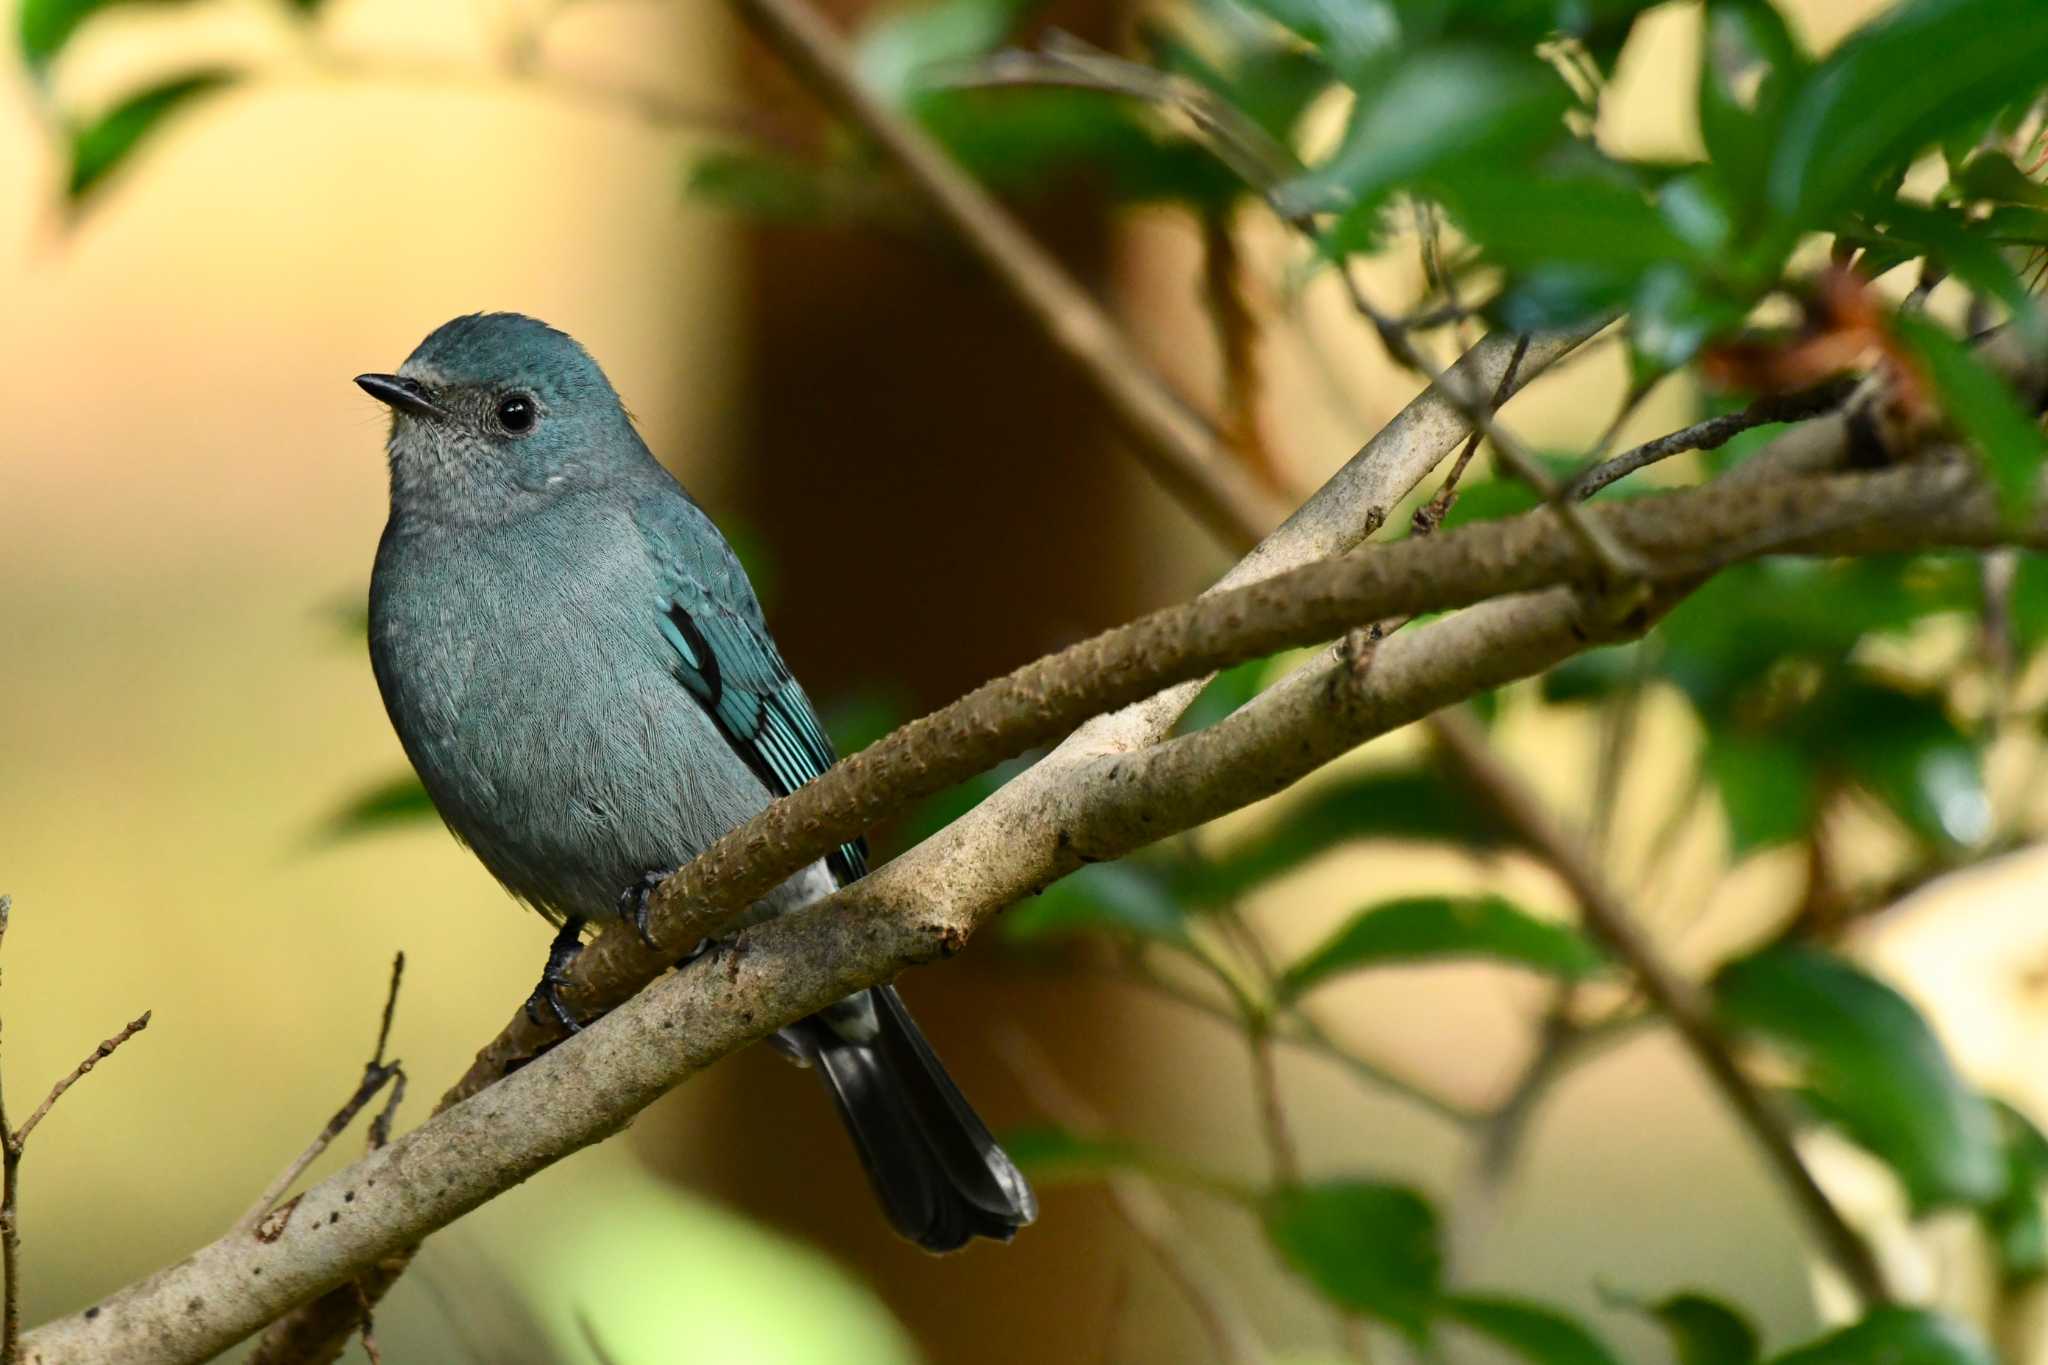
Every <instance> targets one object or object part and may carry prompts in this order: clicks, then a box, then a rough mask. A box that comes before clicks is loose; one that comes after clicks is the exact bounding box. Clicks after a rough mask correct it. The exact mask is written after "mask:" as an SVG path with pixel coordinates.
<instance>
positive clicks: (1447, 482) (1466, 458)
mask: <svg viewBox="0 0 2048 1365" xmlns="http://www.w3.org/2000/svg"><path fill="white" fill-rule="evenodd" d="M1528 354H1529V334H1528V333H1526V332H1524V333H1522V334H1521V335H1520V336H1518V337H1516V338H1515V349H1514V353H1513V354H1512V355H1510V356H1509V357H1508V363H1507V368H1506V369H1504V370H1502V371H1501V372H1500V383H1498V384H1496V385H1494V387H1493V399H1492V401H1491V402H1490V403H1489V404H1488V411H1490V412H1496V413H1497V412H1499V411H1500V405H1501V404H1502V403H1505V402H1506V401H1507V399H1508V395H1509V394H1510V393H1513V392H1514V389H1515V376H1516V374H1517V373H1518V372H1519V371H1520V370H1521V368H1522V357H1524V356H1526V355H1528ZM1484 436H1485V433H1484V432H1482V431H1481V430H1480V429H1479V428H1478V427H1476V426H1475V427H1474V428H1472V434H1471V435H1470V436H1467V437H1466V438H1465V446H1464V449H1462V450H1460V451H1459V452H1458V459H1457V462H1456V463H1455V464H1453V465H1452V466H1451V472H1450V473H1448V474H1446V475H1445V476H1444V481H1443V485H1442V486H1441V487H1440V488H1438V489H1437V490H1436V494H1435V496H1433V497H1432V498H1430V500H1429V501H1428V502H1426V503H1424V504H1423V505H1422V506H1420V507H1418V508H1416V509H1415V515H1414V517H1413V518H1411V519H1410V521H1409V529H1410V530H1412V531H1413V532H1414V533H1415V534H1416V535H1419V536H1426V535H1429V534H1430V533H1432V532H1433V531H1435V530H1436V528H1437V527H1439V526H1441V525H1443V524H1444V518H1445V517H1447V516H1449V515H1450V514H1451V508H1452V507H1454V506H1456V505H1457V501H1458V480H1459V479H1462V478H1463V477H1465V467H1466V466H1467V465H1469V464H1471V463H1472V457H1473V456H1474V455H1476V454H1478V453H1479V442H1480V441H1481V440H1482V439H1483V438H1484Z"/></svg>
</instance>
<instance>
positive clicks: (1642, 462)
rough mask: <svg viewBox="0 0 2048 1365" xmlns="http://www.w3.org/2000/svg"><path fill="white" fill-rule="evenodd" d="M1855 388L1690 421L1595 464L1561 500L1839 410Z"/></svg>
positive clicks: (1843, 385) (1832, 387) (1843, 383)
mask: <svg viewBox="0 0 2048 1365" xmlns="http://www.w3.org/2000/svg"><path fill="white" fill-rule="evenodd" d="M1855 388H1856V384H1855V381H1853V380H1846V379H1845V380H1837V381H1835V382H1834V383H1830V384H1823V385H1821V386H1820V387H1818V388H1813V389H1808V390H1806V391H1805V392H1803V393H1793V394H1783V395H1776V394H1774V395H1769V396H1767V397H1763V398H1759V399H1757V400H1756V401H1755V402H1754V403H1751V404H1750V405H1749V406H1748V407H1746V408H1743V409H1742V410H1741V411H1739V412H1726V413H1722V414H1721V415H1720V416H1719V417H1709V418H1707V419H1706V420H1705V421H1701V422H1695V423H1693V424H1692V425H1691V426H1689V427H1684V428H1681V429H1680V430H1678V431H1674V432H1671V433H1670V434H1668V435H1665V436H1659V437H1657V438H1656V439H1655V440H1651V441H1645V442H1643V443H1642V444H1641V445H1639V446H1637V447H1636V448H1635V449H1634V450H1629V451H1624V452H1623V453H1621V454H1619V455H1617V456H1615V457H1614V458H1613V459H1611V460H1607V461H1605V462H1603V463H1600V464H1596V465H1594V466H1593V467H1592V468H1590V469H1588V470H1586V471H1585V472H1584V473H1583V474H1580V475H1579V476H1578V477H1577V478H1575V479H1573V480H1572V481H1571V483H1570V485H1569V486H1567V487H1566V489H1565V496H1566V497H1569V498H1577V499H1581V500H1583V499H1586V498H1590V497H1592V496H1593V495H1594V494H1595V493H1598V492H1599V491H1600V490H1601V489H1603V488H1605V487H1607V485H1608V484H1611V483H1613V482H1614V481H1615V480H1617V479H1624V478H1627V477H1628V476H1629V475H1631V474H1633V473H1635V472H1636V471H1637V470H1639V469H1646V468H1648V467H1649V466H1650V465H1653V464H1656V463H1657V462H1658V461H1659V460H1668V459H1670V458H1671V457H1672V456H1673V455H1681V454H1684V453H1685V452H1686V451H1689V450H1718V449H1720V448H1721V447H1722V446H1724V445H1727V444H1728V442H1729V441H1731V440H1733V439H1734V438H1735V437H1737V436H1739V435H1741V434H1742V433H1743V432H1745V431H1748V430H1750V429H1751V428H1754V427H1761V426H1768V425H1770V424H1771V423H1773V422H1799V421H1804V420H1805V419H1806V418H1809V417H1817V416H1819V415H1820V414H1822V413H1824V412H1829V411H1831V410H1833V409H1835V408H1838V407H1840V406H1841V405H1842V403H1843V402H1844V400H1846V399H1847V398H1848V397H1849V395H1850V394H1851V393H1852V392H1854V391H1855Z"/></svg>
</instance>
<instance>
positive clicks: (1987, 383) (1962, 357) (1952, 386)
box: [1897, 24, 2048, 517]
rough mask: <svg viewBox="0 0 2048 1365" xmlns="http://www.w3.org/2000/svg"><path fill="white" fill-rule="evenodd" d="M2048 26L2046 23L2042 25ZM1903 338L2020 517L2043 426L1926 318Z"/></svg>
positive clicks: (2036, 483) (2037, 471)
mask: <svg viewBox="0 0 2048 1365" xmlns="http://www.w3.org/2000/svg"><path fill="white" fill-rule="evenodd" d="M2041 27H2042V28H2044V29H2048V24H2043V25H2042V26H2041ZM1897 327H1898V331H1899V336H1900V338H1901V339H1902V340H1904V341H1905V342H1906V344H1907V345H1908V346H1910V347H1912V349H1913V353H1914V355H1915V356H1917V357H1918V358H1919V360H1920V363H1921V365H1922V366H1923V367H1925V369H1926V371H1927V376H1928V378H1929V379H1931V380H1933V382H1934V388H1935V392H1936V393H1938V394H1940V395H1941V404H1942V407H1944V408H1945V409H1947V411H1948V415H1949V417H1950V419H1951V420H1953V421H1954V422H1955V424H1956V426H1957V428H1958V429H1960V430H1961V431H1962V433H1963V434H1964V435H1965V436H1967V437H1968V438H1969V440H1970V442H1971V444H1972V445H1974V446H1975V447H1976V449H1977V455H1978V458H1979V459H1981V460H1983V461H1984V465H1985V469H1986V471H1987V472H1988V473H1989V474H1990V476H1991V479H1992V481H1993V482H1994V483H1995V484H1997V486H1998V499H1999V503H2000V504H2001V505H2002V506H2003V507H2004V508H2005V511H2006V514H2007V515H2008V516H2013V517H2017V516H2020V515H2021V514H2023V513H2025V512H2026V511H2027V510H2028V509H2029V508H2031V507H2032V506H2033V505H2034V501H2035V499H2036V497H2037V495H2038V493H2039V488H2040V480H2041V456H2042V453H2043V444H2042V437H2041V426H2040V424H2039V423H2038V422H2036V421H2035V420H2034V419H2033V417H2031V416H2030V415H2029V414H2028V413H2027V410H2026V409H2025V408H2023V407H2021V406H2020V402H2019V399H2017V398H2015V397H2014V396H2013V393H2012V390H2010V389H2008V388H2007V387H2006V386H2005V384H2004V383H2003V382H2002V381H2001V380H2000V379H1999V378H1998V376H1997V375H1995V374H1993V373H1991V371H1989V370H1987V369H1985V368H1984V365H1983V363H1982V362H1981V361H1979V360H1978V359H1977V357H1976V356H1974V355H1972V354H1971V353H1970V350H1969V348H1968V347H1966V346H1964V345H1963V344H1962V343H1961V342H1960V341H1957V340H1956V339H1955V338H1954V337H1952V336H1950V335H1949V334H1948V333H1947V332H1944V331H1942V330H1941V328H1939V327H1937V326H1935V325H1934V324H1933V323H1931V322H1929V321H1927V319H1925V318H1920V317H1914V316H1911V315H1901V316H1900V317H1899V318H1898V319H1897Z"/></svg>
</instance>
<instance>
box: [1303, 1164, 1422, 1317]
mask: <svg viewBox="0 0 2048 1365" xmlns="http://www.w3.org/2000/svg"><path fill="white" fill-rule="evenodd" d="M1265 1221H1266V1234H1267V1236H1269V1237H1271V1238H1272V1240H1273V1244H1274V1245H1275V1246H1276V1247H1278V1248H1279V1251H1280V1254H1281V1256H1282V1257H1283V1258H1284V1259H1285V1260H1286V1261H1287V1263H1288V1264H1289V1265H1291V1266H1293V1267H1294V1269H1295V1270H1297V1271H1298V1272H1300V1273H1301V1275H1302V1276H1303V1277H1304V1278H1306V1279H1307V1280H1308V1281H1309V1283H1310V1284H1312V1285H1314V1286H1315V1287H1316V1289H1317V1290H1318V1291H1319V1292H1321V1293H1322V1294H1323V1295H1324V1296H1325V1297H1327V1298H1328V1299H1329V1300H1330V1301H1331V1302H1332V1303H1336V1304H1339V1305H1341V1306H1342V1307H1344V1308H1347V1309H1350V1310H1352V1311H1353V1312H1357V1313H1363V1314H1365V1315H1367V1316H1369V1317H1373V1318H1377V1319H1379V1320H1380V1321H1381V1322H1384V1323H1387V1324H1388V1325H1390V1326H1392V1327H1395V1328H1397V1329H1399V1330H1400V1331H1401V1332H1402V1333H1403V1334H1405V1335H1406V1336H1408V1337H1409V1338H1411V1339H1413V1340H1416V1341H1420V1340H1422V1339H1423V1338H1424V1337H1426V1336H1427V1335H1428V1333H1429V1322H1430V1317H1431V1315H1432V1313H1433V1312H1434V1310H1435V1308H1436V1303H1437V1293H1438V1288H1439V1283H1440V1280H1441V1277H1442V1274H1443V1255H1442V1252H1441V1251H1440V1250H1439V1249H1438V1247H1437V1219H1436V1210H1435V1209H1433V1208H1432V1207H1430V1204H1429V1201H1428V1200H1426V1199H1424V1198H1423V1197H1422V1196H1421V1195H1419V1194H1417V1193H1415V1192H1414V1191H1413V1190H1410V1189H1406V1188H1404V1187H1402V1186H1399V1185H1386V1184H1380V1183H1378V1182H1375V1181H1368V1180H1333V1181H1326V1182H1322V1183H1318V1184H1313V1185H1290V1186H1283V1187H1281V1188H1280V1189H1277V1190H1275V1191H1274V1192H1273V1194H1272V1196H1271V1197H1270V1198H1269V1199H1268V1201H1267V1204H1266V1209H1265Z"/></svg>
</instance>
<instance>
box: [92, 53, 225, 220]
mask: <svg viewBox="0 0 2048 1365" xmlns="http://www.w3.org/2000/svg"><path fill="white" fill-rule="evenodd" d="M233 79H234V78H233V76H232V75H230V74H229V73H227V72H222V71H206V72H200V73H198V74H196V75H190V76H181V77H179V78H178V79H176V80H172V81H166V82H164V83H163V84H162V85H156V86H152V87H150V88H149V89H147V90H145V91H143V92H142V93H141V94H139V95H131V96H130V97H129V98H128V99H126V100H124V101H122V102H121V103H120V104H119V105H116V106H115V107H114V108H113V109H111V110H109V111H108V112H107V113H106V114H104V115H102V116H101V117H99V118H98V119H95V120H93V121H92V122H90V123H86V124H84V125H82V126H80V127H77V128H74V129H72V131H71V172H70V175H69V177H68V178H67V179H66V181H65V185H64V190H65V193H66V194H67V195H68V196H69V197H70V199H71V201H72V202H73V203H74V204H76V203H77V202H78V201H79V200H82V199H84V198H85V197H86V196H87V195H88V194H90V193H91V192H92V191H93V190H94V189H96V188H97V187H98V186H99V185H100V183H101V182H102V181H104V180H105V179H106V178H107V177H108V176H109V175H112V174H113V173H114V172H115V171H116V170H117V169H119V168H120V166H121V165H122V163H123V162H125V161H126V160H127V159H128V157H129V156H130V155H131V154H133V153H134V151H135V149H136V148H137V147H138V146H140V145H141V144H142V141H143V139H144V138H147V137H148V136H149V135H150V134H151V133H153V132H155V131H156V129H157V127H158V126H159V125H160V124H162V123H163V121H164V120H165V119H167V118H169V117H170V116H171V115H172V114H174V113H176V112H177V111H178V110H179V109H181V108H183V107H184V106H185V105H187V104H189V103H190V102H191V101H193V100H194V99H197V98H198V97H199V96H201V95H206V94H211V93H212V92H214V91H216V90H218V89H220V88H221V87H222V86H224V85H226V84H228V82H229V81H231V80H233Z"/></svg>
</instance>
